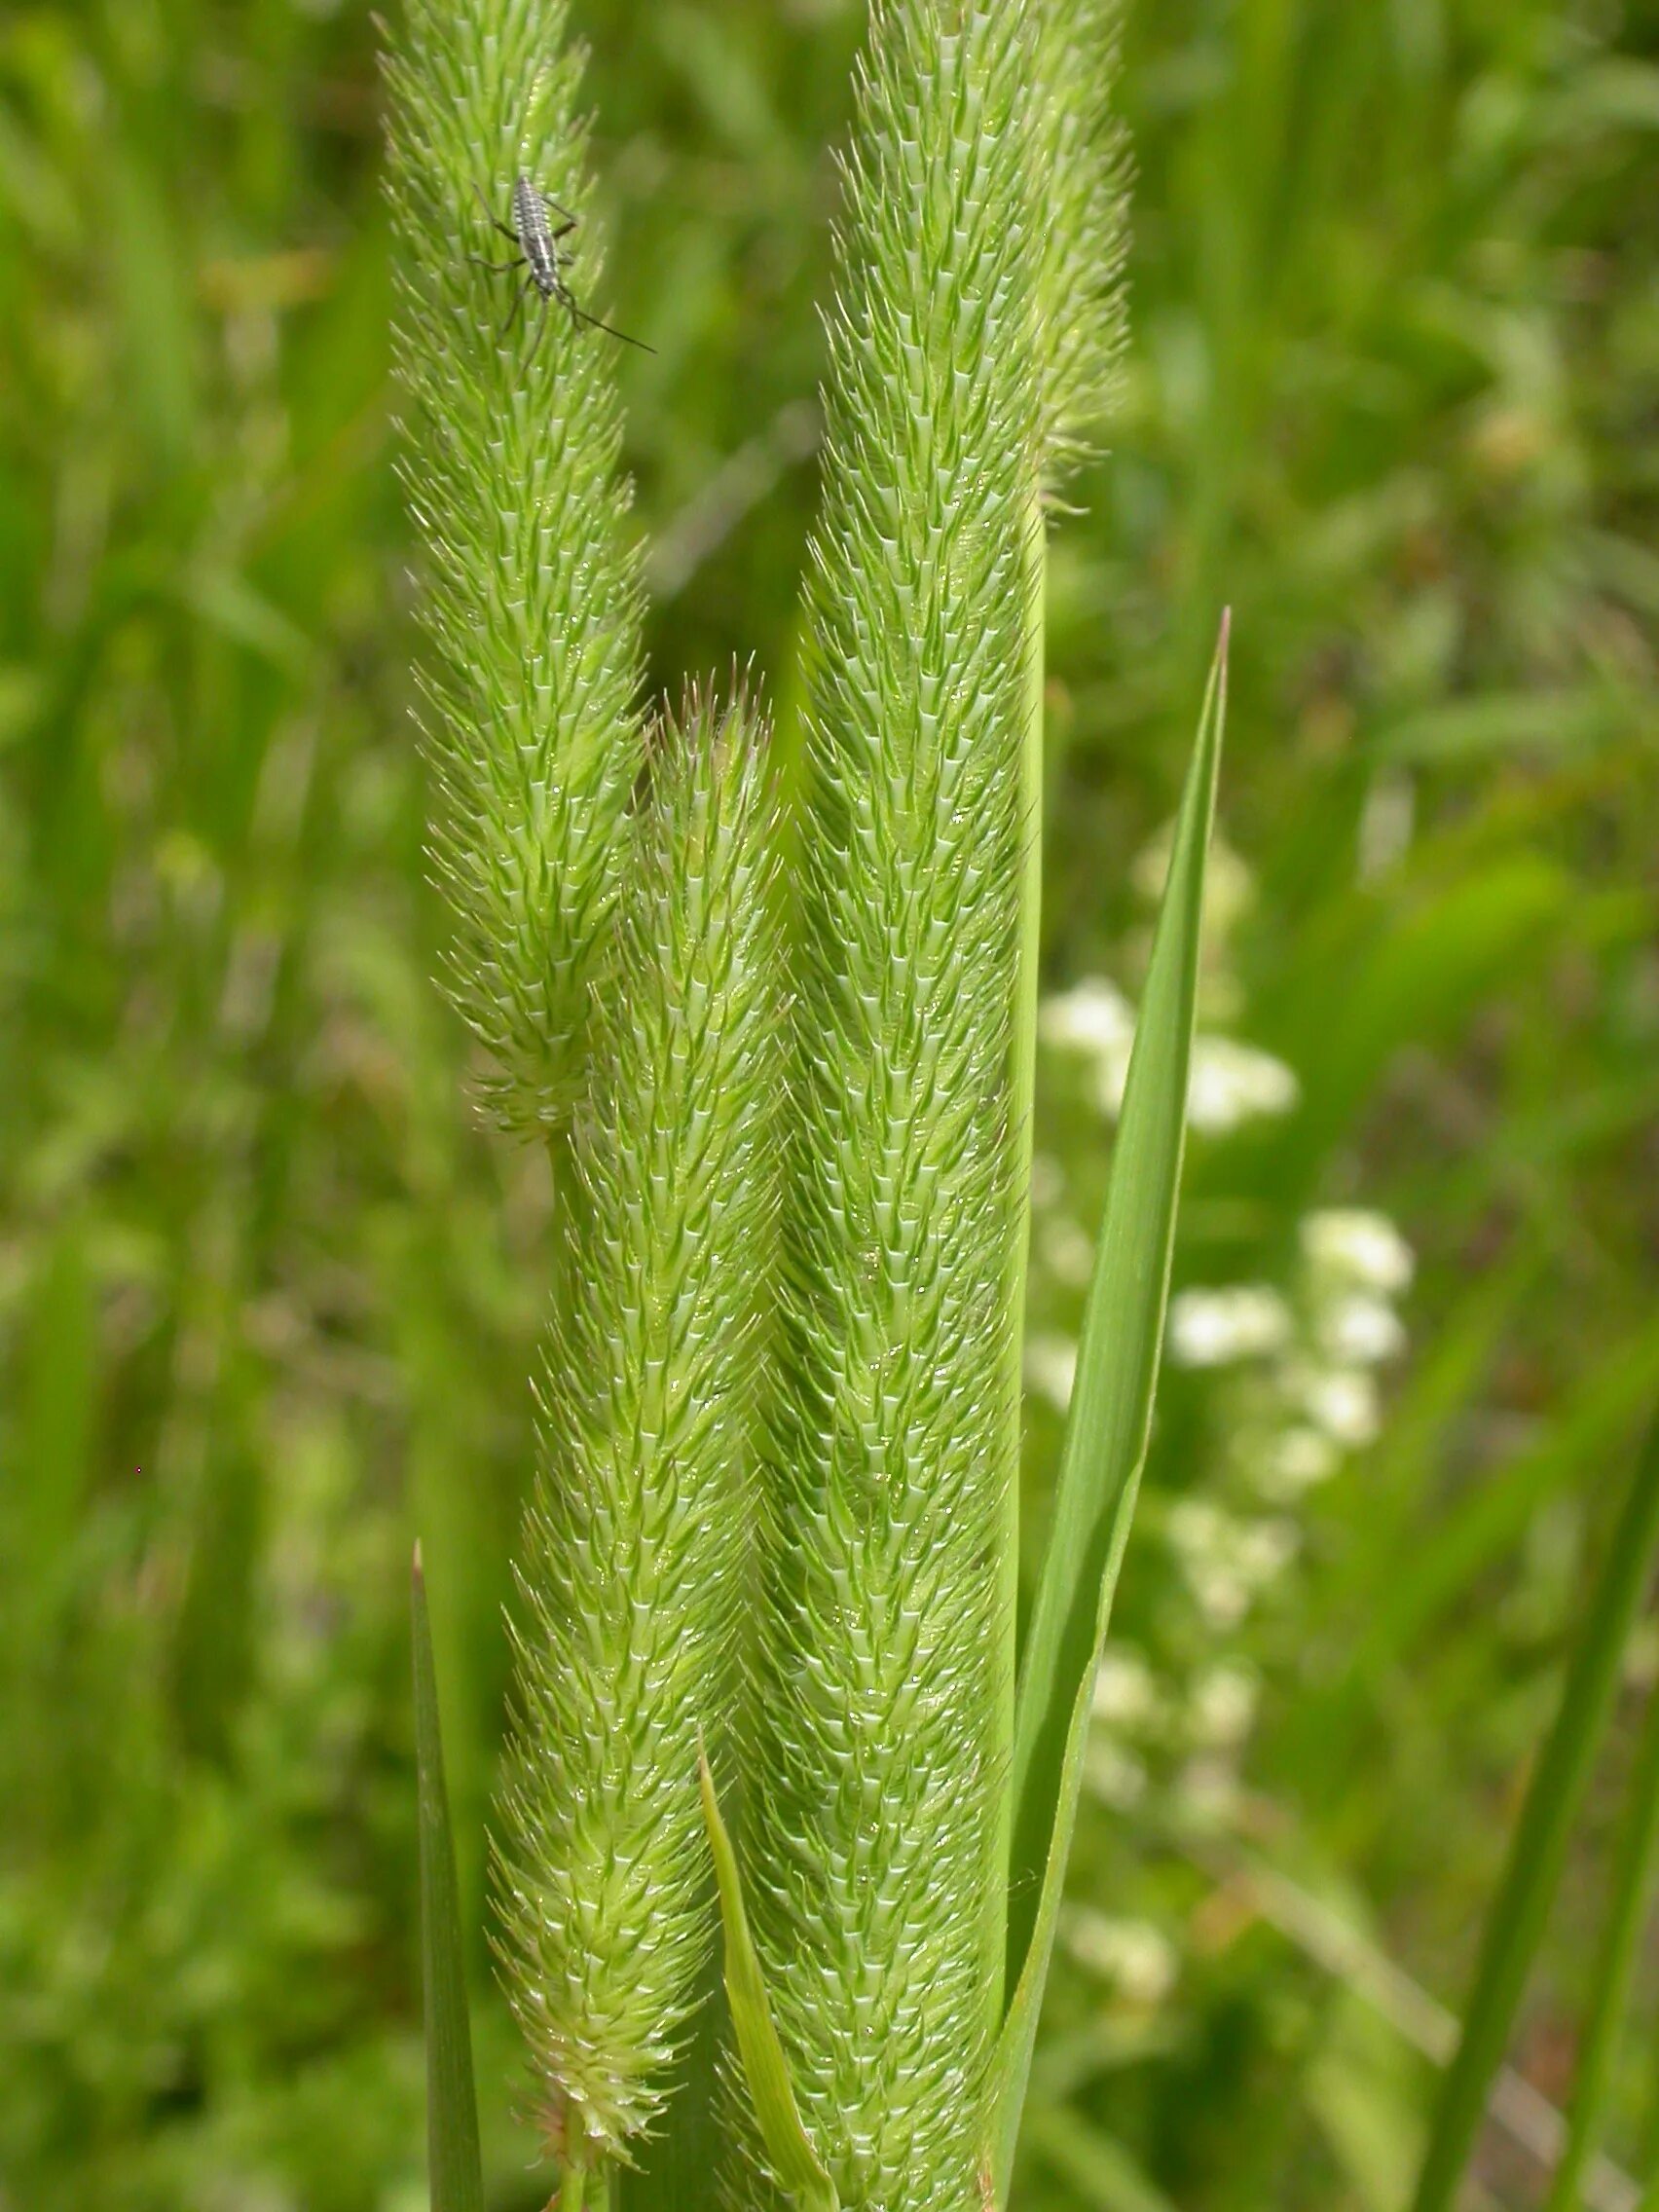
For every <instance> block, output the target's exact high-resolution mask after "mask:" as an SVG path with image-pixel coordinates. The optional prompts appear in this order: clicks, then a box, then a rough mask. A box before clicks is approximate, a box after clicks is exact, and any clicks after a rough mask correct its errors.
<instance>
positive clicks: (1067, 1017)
mask: <svg viewBox="0 0 1659 2212" xmlns="http://www.w3.org/2000/svg"><path fill="white" fill-rule="evenodd" d="M1037 1033H1038V1035H1039V1036H1040V1037H1041V1038H1042V1040H1043V1042H1044V1043H1045V1044H1046V1045H1058V1046H1060V1047H1062V1048H1064V1049H1067V1050H1070V1051H1077V1052H1091V1053H1094V1054H1096V1055H1099V1054H1102V1053H1107V1052H1113V1053H1115V1052H1118V1051H1126V1050H1127V1048H1128V1047H1129V1045H1130V1044H1131V1043H1132V1042H1133V1039H1134V1034H1135V1010H1134V1008H1133V1007H1132V1006H1130V1004H1129V1002H1128V1000H1127V999H1126V998H1124V994H1123V992H1122V991H1121V990H1119V988H1118V986H1117V984H1116V983H1112V982H1108V981H1107V979H1106V977H1104V976H1086V977H1084V978H1083V980H1082V981H1081V982H1079V983H1074V984H1073V985H1072V987H1071V989H1070V990H1069V991H1057V992H1056V993H1055V994H1054V995H1053V997H1051V998H1047V999H1045V1000H1044V1001H1043V1004H1042V1007H1041V1009H1040V1010H1039V1013H1038V1015H1037Z"/></svg>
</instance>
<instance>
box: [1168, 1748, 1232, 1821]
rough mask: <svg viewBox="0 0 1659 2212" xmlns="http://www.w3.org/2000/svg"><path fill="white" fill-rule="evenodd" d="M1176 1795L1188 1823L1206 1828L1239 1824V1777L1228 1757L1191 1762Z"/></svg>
mask: <svg viewBox="0 0 1659 2212" xmlns="http://www.w3.org/2000/svg"><path fill="white" fill-rule="evenodd" d="M1173 1793H1174V1796H1175V1800H1176V1802H1177V1804H1178V1805H1179V1807H1180V1809H1181V1814H1182V1817H1183V1819H1185V1820H1188V1821H1192V1822H1195V1823H1198V1824H1200V1825H1203V1826H1206V1827H1227V1826H1231V1825H1234V1824H1235V1822H1236V1821H1237V1818H1238V1810H1239V1805H1238V1800H1239V1797H1240V1795H1241V1791H1240V1789H1239V1787H1238V1775H1237V1771H1236V1769H1235V1767H1234V1766H1233V1765H1232V1764H1231V1763H1230V1762H1229V1761H1228V1760H1227V1759H1225V1758H1197V1759H1189V1760H1188V1761H1187V1763H1186V1765H1185V1766H1184V1767H1183V1768H1182V1769H1181V1772H1180V1774H1179V1775H1178V1776H1177V1778H1176V1782H1175V1788H1174V1792H1173Z"/></svg>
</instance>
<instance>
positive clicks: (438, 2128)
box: [410, 1544, 484, 2212]
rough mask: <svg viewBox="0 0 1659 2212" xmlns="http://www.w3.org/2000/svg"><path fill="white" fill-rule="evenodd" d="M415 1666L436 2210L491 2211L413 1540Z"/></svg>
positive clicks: (421, 1583) (429, 2124)
mask: <svg viewBox="0 0 1659 2212" xmlns="http://www.w3.org/2000/svg"><path fill="white" fill-rule="evenodd" d="M410 1615H411V1627H412V1643H413V1649H414V1666H415V1757H416V1766H417V1771H418V1774H419V1783H420V1837H421V1970H422V1986H423V1989H424V2003H425V2022H426V2157H427V2163H428V2170H429V2176H430V2184H431V2197H432V2212H483V2207H484V2178H483V2167H482V2164H481V2161H480V2158H479V2152H478V2099H477V2094H476V2091H475V2089H474V2086H473V2079H472V2029H471V2022H470V2019H469V2016H468V2013H467V2006H466V1969H465V1963H464V1953H463V1946H462V1942H461V1904H460V1899H459V1893H458V1890H457V1885H456V1874H455V1841H454V1838H453V1837H452V1835H451V1833H450V1819H449V1796H448V1792H447V1790H446V1789H445V1787H444V1750H443V1739H442V1735H441V1733H440V1731H439V1726H438V1683H437V1672H436V1669H435V1667H434V1665H433V1662H432V1631H431V1626H430V1623H429V1622H428V1620H427V1617H426V1578H425V1575H424V1571H423V1568H422V1565H421V1547H420V1545H419V1544H417V1545H416V1547H415V1565H414V1572H413V1575H412V1577H411V1581H410Z"/></svg>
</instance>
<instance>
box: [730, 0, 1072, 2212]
mask: <svg viewBox="0 0 1659 2212" xmlns="http://www.w3.org/2000/svg"><path fill="white" fill-rule="evenodd" d="M1034 30H1035V25H1034V20H1033V16H1032V12H1031V9H1030V8H1029V7H1028V6H1026V5H1024V4H1023V0H994V4H992V0H980V4H976V0H910V4H905V5H903V6H900V5H894V6H882V7H879V8H877V9H876V10H875V11H874V12H873V17H872V29H871V36H870V42H869V47H868V58H867V60H866V63H865V65H864V67H863V70H862V73H861V81H860V87H859V112H858V121H857V126H856V129H855V137H854V148H853V152H852V155H851V157H850V160H849V164H848V177H849V181H848V192H847V207H846V212H845V216H844V219H843V222H842V225H841V228H840V233H839V237H838V248H839V263H840V300H841V304H840V307H839V309H838V311H837V313H836V314H835V315H834V317H833V318H832V320H831V322H830V331H829V342H830V373H829V386H828V393H827V440H826V445H827V451H826V465H825V472H824V474H825V486H826V491H825V502H826V503H825V515H824V521H823V525H822V531H821V535H820V538H819V541H818V543H817V545H816V547H815V549H814V559H813V568H812V573H811V577H810V581H809V586H808V610H809V614H810V618H811V640H812V642H811V645H810V647H809V664H808V676H809V714H808V736H807V753H806V761H805V786H804V793H803V822H802V836H801V854H802V858H801V892H802V904H803V908H804V911H803V916H802V926H801V932H800V950H799V957H798V961H797V968H796V975H795V985H796V993H797V1001H796V1021H795V1060H794V1069H795V1073H794V1085H795V1092H794V1096H793V1098H792V1128H791V1133H790V1142H789V1144H788V1147H787V1161H788V1184H787V1192H786V1199H785V1216H784V1235H785V1248H786V1254H787V1258H786V1286H787V1296H786V1302H785V1322H784V1332H783V1350H782V1354H781V1361H780V1392H779V1395H780V1407H779V1416H778V1421H777V1433H776V1440H775V1448H774V1451H773V1453H772V1455H771V1457H770V1460H769V1470H770V1473H771V1476H772V1497H771V1510H770V1513H769V1515H768V1526H769V1527H770V1528H772V1529H773V1530H775V1531H776V1537H775V1541H772V1542H769V1544H768V1560H767V1567H768V1576H767V1585H766V1596H767V1611H766V1617H765V1624H764V1628H763V1632H762V1636H761V1640H760V1641H761V1655H760V1662H759V1664H760V1670H761V1694H760V1696H759V1698H758V1700H757V1706H758V1726H759V1730H760V1742H759V1744H758V1747H757V1750H756V1755H755V1759H754V1762H753V1772H752V1803H751V1808H750V1813H751V1817H750V1821H749V1833H748V1841H747V1846H746V1853H745V1858H746V1865H745V1875H746V1881H747V1884H748V1891H749V1898H750V1908H751V1913H752V1918H753V1924H754V1929H755V1934H756V1943H757V1946H758V1949H759V1951H760V1954H761V1957H762V1961H763V1964H764V1968H765V1972H766V1976H767V1981H768V1986H769V1987H770V1989H771V1991H772V1994H773V1997H774V1999H775V2002H776V2011H777V2019H778V2028H779V2033H780V2036H781V2039H782V2041H783V2044H784V2046H785V2049H786V2052H787V2054H788V2058H789V2064H790V2071H791V2077H792V2080H793V2085H794V2090H795V2094H796V2096H797V2098H798V2100H799V2104H800V2109H801V2115H802V2119H803V2120H804V2123H805V2125H806V2128H807V2130H808V2132H809V2134H810V2136H811V2138H812V2141H813V2143H814V2144H815V2145H816V2147H817V2150H818V2153H819V2156H820V2157H822V2159H823V2162H824V2164H825V2166H826V2167H827V2168H828V2170H829V2172H830V2176H831V2177H832V2181H833V2185H834V2188H835V2190H836V2192H837V2194H838V2196H839V2199H840V2201H841V2203H842V2204H844V2205H849V2206H858V2207H859V2208H860V2212H901V2208H903V2212H912V2208H913V2212H922V2208H923V2207H927V2208H929V2212H932V2208H933V2207H937V2206H945V2205H949V2206H963V2205H970V2204H973V2203H976V2202H977V2201H978V2182H977V2145H978V2128H979V2121H980V2099H981V2084H982V2079H983V2072H984V2067H985V2062H986V2058H987V2054H988V2050H989V2046H990V2040H991V2038H992V2037H993V2036H994V2034H995V2032H996V2028H997V2025H998V2023H999V2019H1000V1996H1001V1988H1002V1945H1003V1936H1002V1916H1001V1883H1002V1845H1001V1839H1000V1830H999V1813H1000V1799H999V1792H1000V1791H1001V1790H1002V1789H1003V1788H1004V1784H1005V1779H1006V1778H1005V1776H1004V1775H1003V1774H1001V1773H999V1772H997V1771H995V1761H994V1759H993V1758H992V1757H991V1756H989V1755H988V1747H989V1746H990V1745H991V1744H992V1743H993V1742H994V1741H995V1734H996V1727H997V1715H998V1714H999V1712H1001V1711H1002V1710H1003V1709H1004V1708H1005V1706H1006V1703H1007V1700H1008V1697H1009V1691H1010V1687H1011V1683H1010V1679H1009V1677H1010V1676H1011V1673H1012V1665H1013V1653H1012V1650H1011V1649H1007V1648H1005V1646H1004V1642H1003V1640H1002V1638H1001V1636H1000V1634H999V1626H1000V1621H1001V1617H1002V1599H1001V1595H1000V1592H999V1581H998V1574H997V1571H996V1567H995V1564H994V1555H995V1546H996V1540H997V1532H998V1530H999V1528H1000V1526H1001V1520H1002V1511H1003V1504H1004V1500H1005V1498H1006V1495H1007V1491H1008V1486H1009V1485H1010V1484H1011V1483H1012V1482H1013V1480H1014V1467H1013V1465H1012V1464H1011V1462H1010V1458H1009V1456H1008V1453H1007V1451H1006V1419H1004V1417H1003V1414H1002V1400H1001V1395H1000V1392H999V1386H998V1380H997V1379H998V1376H999V1374H1001V1373H1002V1372H1003V1371H1004V1370H1005V1368H1006V1365H1007V1359H1008V1345H1007V1337H1008V1327H1009V1324H1008V1318H1007V1304H1006V1299H1005V1295H1004V1286H1005V1283H1006V1280H1007V1275H1008V1265H1009V1252H1010V1248H1011V1228H1012V1223H1013V1219H1014V1206H1013V1186H1014V1174H1015V1168H1014V1144H1013V1134H1012V1127H1011V1114H1010V1109H1009V1055H1010V1021H1011V1002H1012V997H1013V977H1014V941H1015V929H1016V918H1017V890H1016V886H1017V882H1018V873H1019V837H1020V820H1019V788H1020V773H1019V767H1020V749H1021V744H1022V740H1023V733H1024V701H1025V682H1024V647H1023V637H1024V622H1025V611H1026V610H1025V592H1024V577H1025V573H1026V563H1025V542H1026V535H1027V527H1028V518H1029V515H1030V511H1031V502H1030V489H1029V488H1030V485H1031V482H1032V480H1033V476H1034V472H1035V470H1036V467H1037V465H1038V405H1037V401H1038V379H1037V377H1036V376H1035V375H1034V373H1033V367H1032V348H1033V344H1034V340H1035V315H1036V302H1035V296H1034V295H1035V277H1034V262H1035V253H1034V247H1033V240H1032V236H1031V225H1032V220H1033V210H1032V208H1031V206H1030V203H1029V200H1028V191H1029V181H1030V173H1031V172H1030V168H1029V166H1028V165H1029V161H1030V148H1031V136H1032V118H1031V100H1030V97H1029V86H1030V84H1031V80H1032V72H1033V68H1034V52H1033V39H1034ZM764 2171H765V2169H764V2161H763V2159H762V2158H761V2157H760V2156H759V2154H758V2153H756V2156H755V2157H754V2158H753V2160H752V2161H751V2170H750V2175H749V2177H748V2179H747V2181H746V2184H745V2194H744V2200H745V2201H746V2202H747V2201H750V2200H751V2198H753V2197H755V2196H756V2193H757V2192H760V2193H763V2192H764V2190H765V2188H766V2187H767V2184H766V2182H765V2179H764ZM766 2200H767V2201H770V2200H771V2199H770V2198H767V2199H766Z"/></svg>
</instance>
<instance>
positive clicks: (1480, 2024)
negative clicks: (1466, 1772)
mask: <svg viewBox="0 0 1659 2212" xmlns="http://www.w3.org/2000/svg"><path fill="white" fill-rule="evenodd" d="M1656 1539H1659V1421H1655V1423H1654V1425H1653V1427H1652V1428H1651V1429H1650V1430H1649V1432H1648V1437H1647V1442H1646V1444H1645V1446H1644V1447H1643V1450H1642V1455H1641V1460H1640V1462H1639V1463H1638V1466H1637V1470H1636V1475H1635V1479H1634V1480H1633V1482H1632V1484H1631V1488H1630V1494H1629V1496H1628V1497H1627V1499H1626V1500H1625V1505H1624V1510H1623V1512H1622V1513H1621V1515H1620V1517H1619V1522H1618V1526H1617V1528H1616V1529H1615V1530H1613V1535H1612V1541H1611V1544H1610V1546H1609V1548H1608V1552H1607V1558H1606V1562H1605V1564H1604V1567H1603V1568H1602V1573H1601V1578H1600V1580H1599V1582H1598V1584H1597V1587H1596V1590H1595V1592H1594V1595H1593V1597H1592V1600H1591V1604H1590V1607H1589V1611H1588V1613H1587V1614H1586V1616H1585V1619H1584V1622H1583V1625H1582V1627H1581V1629H1580V1630H1579V1634H1578V1639H1577V1642H1576V1645H1575V1647H1574V1649H1573V1653H1572V1657H1571V1660H1570V1663H1569V1665H1568V1668H1567V1683H1566V1686H1565V1688H1564V1689H1563V1691H1562V1699H1561V1707H1560V1710H1559V1711H1558V1712H1557V1714H1556V1717H1555V1725H1554V1727H1553V1728H1552V1729H1551V1731H1550V1736H1549V1741H1548V1742H1547V1743H1546V1744H1545V1746H1544V1750H1543V1753H1542V1756H1541V1757H1540V1758H1539V1760H1538V1765H1537V1771H1536V1772H1535V1773H1534V1775H1533V1777H1532V1781H1531V1786H1530V1788H1529V1789H1528V1791H1527V1800H1526V1803H1525V1804H1524V1805H1523V1806H1522V1808H1521V1819H1520V1822H1519V1824H1518V1825H1517V1827H1516V1830H1515V1839H1514V1842H1513V1843H1512V1844H1511V1846H1510V1852H1509V1863H1508V1865H1507V1866H1506V1867H1505V1869H1504V1875H1503V1882H1502V1885H1501V1887H1500V1888H1499V1890H1498V1893H1497V1897H1496V1899H1494V1900H1493V1906H1492V1910H1491V1912H1490V1913H1489V1914H1488V1917H1487V1924H1486V1932H1485V1935H1484V1937H1483V1939H1482V1944H1481V1956H1480V1964H1479V1966H1478V1968H1477V1969H1476V1972H1475V1988H1474V1995H1473V1997H1472V1998H1471V1999H1470V2001H1469V2009H1468V2012H1467V2015H1466V2017H1465V2020H1464V2024H1463V2034H1462V2038H1461V2041H1460V2042H1459V2044H1458V2046H1457V2054H1456V2057H1455V2058H1454V2060H1453V2061H1452V2065H1451V2067H1450V2069H1449V2071H1448V2073H1447V2076H1446V2080H1445V2082H1444V2083H1443V2084H1442V2086H1441V2094H1440V2102H1439V2104H1438V2106H1437V2108H1436V2110H1435V2115H1434V2120H1433V2123H1432V2125H1431V2127H1430V2130H1429V2139H1428V2148H1427V2150H1426V2151H1425V2153H1424V2155H1423V2162H1422V2171H1421V2174H1420V2175H1419V2181H1418V2189H1417V2196H1416V2199H1415V2212H1449V2207H1450V2206H1451V2205H1452V2203H1453V2200H1454V2197H1455V2195H1456V2190H1457V2185H1458V2182H1459V2180H1460V2178H1461V2176H1462V2172H1463V2168H1464V2166H1465V2165H1466V2164H1467V2162H1468V2158H1469V2154H1470V2151H1471V2150H1472V2149H1473V2147H1474V2143H1475V2138H1476V2136H1477V2134H1478V2132H1479V2129H1480V2124H1481V2118H1482V2115H1483V2113H1484V2112H1485V2110H1486V2101H1487V2092H1488V2090H1489V2088H1490V2087H1491V2084H1492V2079H1493V2074H1494V2073H1495V2072H1496V2070H1497V2067H1498V2064H1499V2062H1500V2061H1501V2059H1502V2057H1503V2052H1504V2048H1505V2046H1506V2045H1507V2043H1508V2040H1509V2031H1510V2026H1511V2023H1512V2022H1513V2020H1514V2017H1515V2008H1516V2006H1517V2004H1518V2003H1519V2002H1520V1998H1521V1993H1522V1990H1523V1988H1524V1986H1525V1984H1526V1979H1527V1970H1528V1968H1529V1967H1530V1964H1531V1962H1532V1955H1533V1953H1534V1952H1535V1951H1536V1949H1537V1947H1538V1938H1539V1936H1541V1935H1542V1933H1543V1926H1544V1920H1545V1917H1546V1915H1547V1913H1548V1911H1549V1906H1550V1900H1551V1899H1552V1898H1553V1897H1554V1895H1555V1891H1556V1885H1557V1883H1558V1882H1559V1880H1560V1878H1561V1870H1562V1863H1563V1861H1564V1860H1565V1858H1566V1855H1567V1839H1568V1837H1569V1835H1570V1833H1571V1829H1572V1823H1573V1818H1574V1816H1575V1814H1576V1813H1577V1810H1578V1805H1579V1801H1580V1799H1581V1798H1582V1796H1583V1794H1584V1786H1585V1783H1586V1782H1587V1780H1588V1779H1589V1774H1590V1769H1591V1767H1592V1765H1593V1764H1594V1761H1595V1757H1596V1752H1597V1751H1598V1749H1599V1748H1600V1745H1601V1741H1602V1736H1603V1732H1604V1728H1605V1726H1606V1721H1607V1715H1608V1714H1609V1713H1610V1711H1611V1710H1612V1704H1613V1698H1614V1693H1615V1692H1616V1690H1617V1688H1618V1681H1619V1666H1620V1661H1621V1659H1622V1657H1623V1653H1624V1647H1625V1642H1626V1640H1627V1638H1628V1636H1629V1633H1630V1627H1631V1623H1632V1621H1633V1619H1634V1618H1635V1615H1636V1611H1637V1608H1638V1606H1639V1604H1641V1597H1642V1594H1643V1592H1644V1591H1645V1589H1646V1587H1647V1580H1648V1575H1649V1572H1650V1570H1651V1567H1652V1564H1653V1554H1654V1547H1655V1541H1656Z"/></svg>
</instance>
